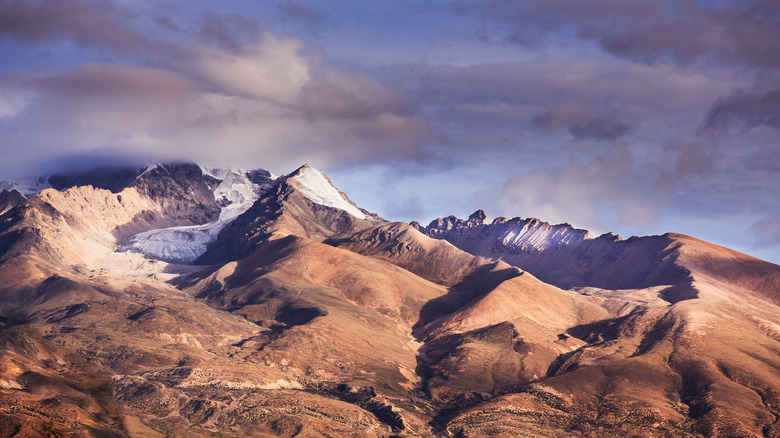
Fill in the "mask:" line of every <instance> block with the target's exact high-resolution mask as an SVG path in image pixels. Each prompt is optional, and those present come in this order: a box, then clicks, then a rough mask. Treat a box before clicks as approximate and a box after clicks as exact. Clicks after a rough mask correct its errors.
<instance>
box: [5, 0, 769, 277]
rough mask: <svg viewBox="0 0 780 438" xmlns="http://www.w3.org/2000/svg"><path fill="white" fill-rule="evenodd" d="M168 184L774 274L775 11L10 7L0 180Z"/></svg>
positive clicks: (681, 2) (663, 6)
mask: <svg viewBox="0 0 780 438" xmlns="http://www.w3.org/2000/svg"><path fill="white" fill-rule="evenodd" d="M165 160H192V161H196V162H199V163H204V164H209V165H218V166H239V167H244V168H265V169H268V170H270V171H272V172H274V173H275V174H285V173H289V172H290V171H292V170H294V169H295V168H297V167H298V166H300V165H301V164H303V163H309V164H310V165H312V166H314V167H316V168H318V169H320V170H322V171H324V172H325V173H326V174H328V176H330V178H331V180H332V181H333V182H334V184H335V185H336V186H337V187H338V188H340V189H341V190H342V191H344V192H345V193H347V194H348V195H349V196H350V198H351V199H352V200H354V201H355V202H356V203H357V204H358V205H360V206H361V207H363V208H366V209H368V210H370V211H373V212H376V213H378V214H379V215H380V216H382V217H385V218H387V219H390V220H403V221H407V222H408V221H411V220H417V221H419V222H421V223H423V224H426V223H427V222H429V221H430V220H432V219H434V218H437V217H441V216H446V215H450V214H454V215H456V216H459V217H466V216H468V215H469V214H470V213H471V212H473V211H474V210H476V209H483V210H485V212H486V213H487V215H488V218H489V219H492V218H495V217H497V216H506V217H516V216H520V217H537V218H540V219H542V220H545V221H548V222H551V223H562V222H569V223H571V224H572V225H574V226H576V227H579V228H586V229H589V230H591V231H592V232H593V233H594V234H601V233H605V232H610V231H612V232H616V233H618V234H620V235H622V236H624V237H628V236H631V235H648V234H661V233H665V232H680V233H685V234H689V235H692V236H695V237H698V238H701V239H704V240H708V241H711V242H714V243H717V244H720V245H724V246H728V247H730V248H734V249H736V250H739V251H742V252H746V253H748V254H751V255H755V256H757V257H760V258H763V259H766V260H769V261H772V262H774V263H780V191H779V190H778V186H780V184H778V183H780V3H778V2H777V1H776V0H754V1H750V0H744V1H718V0H708V1H696V0H674V1H662V0H658V1H653V2H636V1H620V0H593V1H588V2H582V1H578V0H527V1H516V0H452V1H445V0H432V1H425V2H420V1H406V0H376V1H370V2H358V1H346V0H329V1H327V2H326V1H304V0H300V1H291V0H289V1H270V0H269V1H263V2H247V1H243V0H222V1H219V2H214V1H205V0H187V1H155V2H152V1H144V0H47V1H40V0H0V179H4V178H12V177H19V176H30V175H37V174H42V173H47V172H54V171H68V170H79V169H82V168H86V167H89V166H95V165H105V164H106V163H120V162H129V163H140V164H143V163H149V162H157V161H165Z"/></svg>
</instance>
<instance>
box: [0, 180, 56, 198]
mask: <svg viewBox="0 0 780 438" xmlns="http://www.w3.org/2000/svg"><path fill="white" fill-rule="evenodd" d="M50 188H51V184H49V181H48V178H47V177H43V176H41V177H36V178H20V179H17V180H14V181H0V192H2V191H3V190H8V191H9V192H10V191H11V190H16V191H17V192H19V193H21V194H22V196H24V197H25V198H29V197H31V196H34V195H37V194H38V193H41V192H42V191H44V190H46V189H50Z"/></svg>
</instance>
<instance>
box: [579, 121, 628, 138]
mask: <svg viewBox="0 0 780 438" xmlns="http://www.w3.org/2000/svg"><path fill="white" fill-rule="evenodd" d="M630 130H631V127H630V126H628V125H626V124H625V123H620V122H617V121H612V120H607V119H604V118H601V117H596V118H594V119H591V120H588V121H587V122H584V123H575V124H573V125H571V126H570V127H569V132H571V134H572V135H573V136H574V139H575V140H577V141H581V140H586V139H593V140H615V139H617V138H620V137H622V136H624V135H625V134H626V133H628V131H630Z"/></svg>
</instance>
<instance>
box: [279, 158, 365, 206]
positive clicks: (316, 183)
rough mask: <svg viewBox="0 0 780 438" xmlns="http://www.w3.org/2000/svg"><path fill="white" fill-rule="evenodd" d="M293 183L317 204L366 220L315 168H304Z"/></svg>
mask: <svg viewBox="0 0 780 438" xmlns="http://www.w3.org/2000/svg"><path fill="white" fill-rule="evenodd" d="M292 183H293V185H294V186H295V188H297V189H298V190H300V191H301V193H303V195H304V196H306V198H308V199H309V200H310V201H312V202H314V203H315V204H320V205H324V206H326V207H333V208H338V209H339V210H344V211H346V212H347V213H349V214H351V215H352V216H355V217H356V218H358V219H365V218H366V215H365V214H364V213H363V212H362V211H360V209H358V208H357V207H355V206H354V205H352V204H350V203H349V202H348V201H347V200H345V199H344V198H343V197H342V196H341V193H339V191H338V190H336V188H335V187H333V185H332V184H331V183H330V182H328V180H327V179H326V178H325V175H323V174H322V172H320V171H319V170H317V169H315V168H313V167H308V166H306V167H304V168H303V169H301V172H300V174H298V175H296V176H294V177H293V178H292Z"/></svg>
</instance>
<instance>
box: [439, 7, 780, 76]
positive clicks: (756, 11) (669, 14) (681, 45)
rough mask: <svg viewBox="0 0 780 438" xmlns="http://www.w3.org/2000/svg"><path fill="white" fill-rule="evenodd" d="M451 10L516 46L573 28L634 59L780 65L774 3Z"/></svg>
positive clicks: (778, 15) (779, 10)
mask: <svg viewBox="0 0 780 438" xmlns="http://www.w3.org/2000/svg"><path fill="white" fill-rule="evenodd" d="M454 9H455V11H457V12H461V13H473V14H477V15H478V16H480V17H482V18H484V19H488V20H491V21H493V22H496V23H499V24H500V26H501V27H500V28H499V29H497V30H496V31H497V32H502V31H503V32H505V33H506V35H507V37H506V39H507V40H508V41H510V42H518V43H520V44H527V43H528V42H531V43H532V44H537V43H538V42H539V41H545V40H547V39H548V38H549V37H554V36H555V34H554V33H555V32H559V33H560V32H564V33H565V32H572V31H573V32H575V33H576V35H577V36H579V37H581V38H585V39H588V40H593V41H595V42H597V43H598V44H599V45H600V46H601V47H602V48H603V49H604V50H606V51H608V52H610V53H613V54H615V55H618V56H621V57H626V58H630V59H635V60H641V61H658V60H672V61H675V62H681V63H689V62H693V61H695V60H706V59H715V60H718V61H721V62H725V63H728V64H741V65H745V66H751V67H759V68H774V67H778V66H780V3H778V2H776V1H773V0H754V1H749V2H734V3H733V4H722V3H715V4H706V3H703V2H698V1H695V0H666V1H661V2H629V1H619V0H596V1H588V2H582V1H577V0H529V1H524V2H515V1H510V0H488V1H479V2H477V1H461V2H455V3H454Z"/></svg>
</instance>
